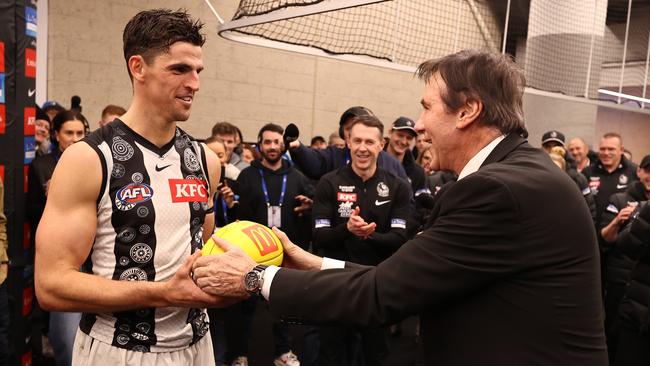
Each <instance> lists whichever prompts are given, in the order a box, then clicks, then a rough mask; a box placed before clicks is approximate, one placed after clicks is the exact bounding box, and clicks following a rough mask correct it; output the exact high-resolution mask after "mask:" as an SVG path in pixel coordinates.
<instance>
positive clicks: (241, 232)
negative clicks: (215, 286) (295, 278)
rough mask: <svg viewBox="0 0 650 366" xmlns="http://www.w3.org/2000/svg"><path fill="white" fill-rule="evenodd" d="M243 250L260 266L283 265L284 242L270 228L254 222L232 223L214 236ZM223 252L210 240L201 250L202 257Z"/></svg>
mask: <svg viewBox="0 0 650 366" xmlns="http://www.w3.org/2000/svg"><path fill="white" fill-rule="evenodd" d="M214 235H215V236H218V237H220V238H223V239H225V240H227V241H229V242H230V243H232V244H234V245H236V246H238V247H240V248H242V249H243V250H244V252H246V254H248V255H249V256H250V257H251V258H253V260H254V261H255V262H257V263H259V264H265V265H274V266H279V265H281V264H282V257H283V252H282V242H280V238H278V236H277V235H275V233H274V232H273V230H271V229H269V228H268V227H266V226H264V225H261V224H258V223H256V222H252V221H236V222H233V223H230V224H228V225H226V226H224V227H222V228H221V229H219V230H217V232H216V233H215V234H214ZM221 253H223V250H222V249H221V247H220V246H219V245H217V243H215V242H214V239H212V238H210V240H208V241H207V242H206V243H205V244H203V249H201V255H213V254H221Z"/></svg>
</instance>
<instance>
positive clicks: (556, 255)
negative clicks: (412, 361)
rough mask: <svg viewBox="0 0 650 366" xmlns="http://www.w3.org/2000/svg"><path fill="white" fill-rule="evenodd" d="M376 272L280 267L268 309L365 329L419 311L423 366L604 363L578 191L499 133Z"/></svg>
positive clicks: (585, 216)
mask: <svg viewBox="0 0 650 366" xmlns="http://www.w3.org/2000/svg"><path fill="white" fill-rule="evenodd" d="M441 192H442V196H441V197H440V199H438V200H437V202H436V205H435V207H434V210H433V214H434V216H435V217H436V219H435V221H434V223H433V225H432V226H431V227H430V228H428V229H426V230H425V231H424V232H423V233H422V234H420V235H418V236H417V237H416V238H415V239H413V240H411V241H409V242H407V243H406V244H404V246H402V247H401V248H400V249H399V250H398V251H397V252H396V253H395V254H394V255H393V256H392V257H390V258H389V259H387V260H386V261H384V262H383V263H381V264H380V265H379V266H377V267H360V266H357V267H352V265H349V264H346V266H350V267H352V268H345V269H332V270H325V271H319V272H303V271H295V270H289V269H282V270H280V271H279V272H278V273H277V274H276V276H275V278H274V280H273V283H272V285H271V292H270V305H271V311H272V312H273V313H275V314H277V315H281V316H283V317H284V318H285V319H287V320H289V321H292V320H293V321H311V322H317V323H342V324H350V325H359V326H375V325H378V324H386V323H391V322H396V321H398V320H400V319H402V318H404V317H406V316H408V315H412V314H420V316H421V325H422V337H423V341H424V349H425V353H426V357H427V364H431V365H434V364H435V365H590V366H594V365H606V364H607V355H606V348H605V340H604V332H603V314H602V301H601V298H600V273H599V260H598V251H597V245H596V234H595V231H594V228H593V223H592V221H591V217H590V215H589V210H588V208H587V206H586V204H585V201H584V199H583V198H582V195H581V193H580V191H579V190H578V189H577V188H576V185H575V184H574V183H573V182H572V181H571V179H570V178H569V177H568V176H567V175H566V174H565V173H564V172H562V171H561V170H560V169H558V168H557V167H556V166H555V165H554V164H553V163H552V162H551V160H550V159H549V158H548V156H547V155H546V154H545V153H544V152H542V151H541V150H539V149H536V148H533V147H532V146H530V145H529V144H528V143H526V141H525V140H524V139H522V138H521V137H519V136H515V135H510V136H508V137H506V139H504V140H503V141H502V142H501V143H499V145H497V147H496V148H495V149H494V150H493V151H492V153H491V154H490V155H489V157H488V158H487V160H486V161H485V162H484V164H483V165H482V166H481V168H480V169H479V171H478V172H476V173H474V174H471V175H469V176H467V177H465V178H464V179H462V180H460V181H458V182H456V183H453V184H451V185H450V186H449V187H446V188H444V189H443V191H441Z"/></svg>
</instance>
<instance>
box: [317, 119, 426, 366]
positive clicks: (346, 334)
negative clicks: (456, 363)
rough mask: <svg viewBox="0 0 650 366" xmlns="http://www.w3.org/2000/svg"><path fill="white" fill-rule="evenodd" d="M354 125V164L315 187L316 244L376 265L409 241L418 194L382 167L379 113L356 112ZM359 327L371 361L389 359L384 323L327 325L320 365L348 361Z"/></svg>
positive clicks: (322, 334) (327, 252) (325, 250)
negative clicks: (412, 205) (411, 205)
mask: <svg viewBox="0 0 650 366" xmlns="http://www.w3.org/2000/svg"><path fill="white" fill-rule="evenodd" d="M349 130H350V131H349V134H350V135H349V139H348V144H349V146H350V157H351V159H352V161H351V163H350V164H347V165H344V166H343V167H341V168H339V169H336V170H334V171H332V172H330V173H328V174H326V175H324V176H323V177H322V178H321V180H320V181H319V183H318V186H317V187H316V196H315V197H314V201H315V202H314V208H313V211H312V215H313V218H314V247H315V248H318V249H320V250H321V253H322V254H323V255H326V256H328V257H330V258H335V259H340V260H349V261H351V262H354V263H360V264H365V265H377V264H379V263H380V262H382V261H383V260H385V259H386V258H388V257H390V256H391V255H392V254H393V253H394V252H395V251H396V250H397V249H398V248H399V247H400V246H401V245H402V244H404V242H405V241H406V240H407V220H408V219H409V217H410V209H409V201H410V200H411V197H412V196H413V193H412V192H411V189H410V186H409V185H408V184H407V182H406V181H405V180H404V179H400V178H399V177H397V176H396V175H394V174H392V173H390V172H388V171H386V170H384V169H381V168H380V167H379V166H378V163H377V160H378V157H379V154H380V152H381V151H382V135H383V132H384V127H383V125H382V123H381V122H380V121H379V119H377V117H375V116H372V115H362V116H358V117H353V118H352V121H351V127H350V129H349ZM361 311H363V309H361ZM357 331H358V332H360V333H361V337H362V344H363V353H364V356H365V357H364V358H365V361H366V364H367V365H382V364H385V359H386V355H387V353H388V349H387V340H386V336H387V332H388V331H387V329H386V328H385V327H379V328H364V329H359V328H354V327H322V328H321V332H320V340H321V347H320V351H319V356H320V364H321V365H345V364H347V363H346V362H347V361H348V360H349V359H350V358H351V355H350V352H351V350H350V349H349V346H350V345H351V344H354V343H353V342H351V340H352V339H355V334H356V332H357Z"/></svg>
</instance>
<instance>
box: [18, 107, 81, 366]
mask: <svg viewBox="0 0 650 366" xmlns="http://www.w3.org/2000/svg"><path fill="white" fill-rule="evenodd" d="M83 120H84V117H83V115H82V114H81V113H80V112H78V111H76V110H70V111H63V112H59V113H58V114H57V115H56V116H55V117H54V119H53V120H52V127H53V130H54V144H53V145H54V146H53V147H52V149H51V152H50V153H49V154H45V155H37V156H36V158H35V159H34V160H33V161H32V163H31V164H30V165H29V172H28V190H27V197H28V199H27V214H28V218H29V220H30V225H31V226H30V227H31V232H32V235H31V238H32V239H31V240H34V239H35V238H36V228H37V227H38V224H39V222H40V221H41V216H42V215H43V211H44V210H45V202H46V201H47V196H48V192H49V187H50V180H51V178H52V174H53V173H54V168H55V167H56V165H57V164H58V162H59V159H60V158H61V154H63V152H64V151H65V150H66V149H67V148H68V147H70V146H71V145H72V144H74V143H75V142H77V141H79V140H81V139H83V138H84V136H85V135H86V132H85V127H84V124H83ZM79 319H81V314H80V313H76V312H74V313H68V312H56V311H53V312H51V313H50V315H49V339H50V341H51V342H52V348H53V350H54V358H55V359H56V362H57V364H58V365H70V364H71V362H72V346H73V342H74V338H75V333H76V331H77V326H78V325H79Z"/></svg>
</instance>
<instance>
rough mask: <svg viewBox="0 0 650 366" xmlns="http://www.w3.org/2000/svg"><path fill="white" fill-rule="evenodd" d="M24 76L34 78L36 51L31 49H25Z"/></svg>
mask: <svg viewBox="0 0 650 366" xmlns="http://www.w3.org/2000/svg"><path fill="white" fill-rule="evenodd" d="M25 76H26V77H28V78H35V77H36V50H35V49H33V48H26V49H25Z"/></svg>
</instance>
